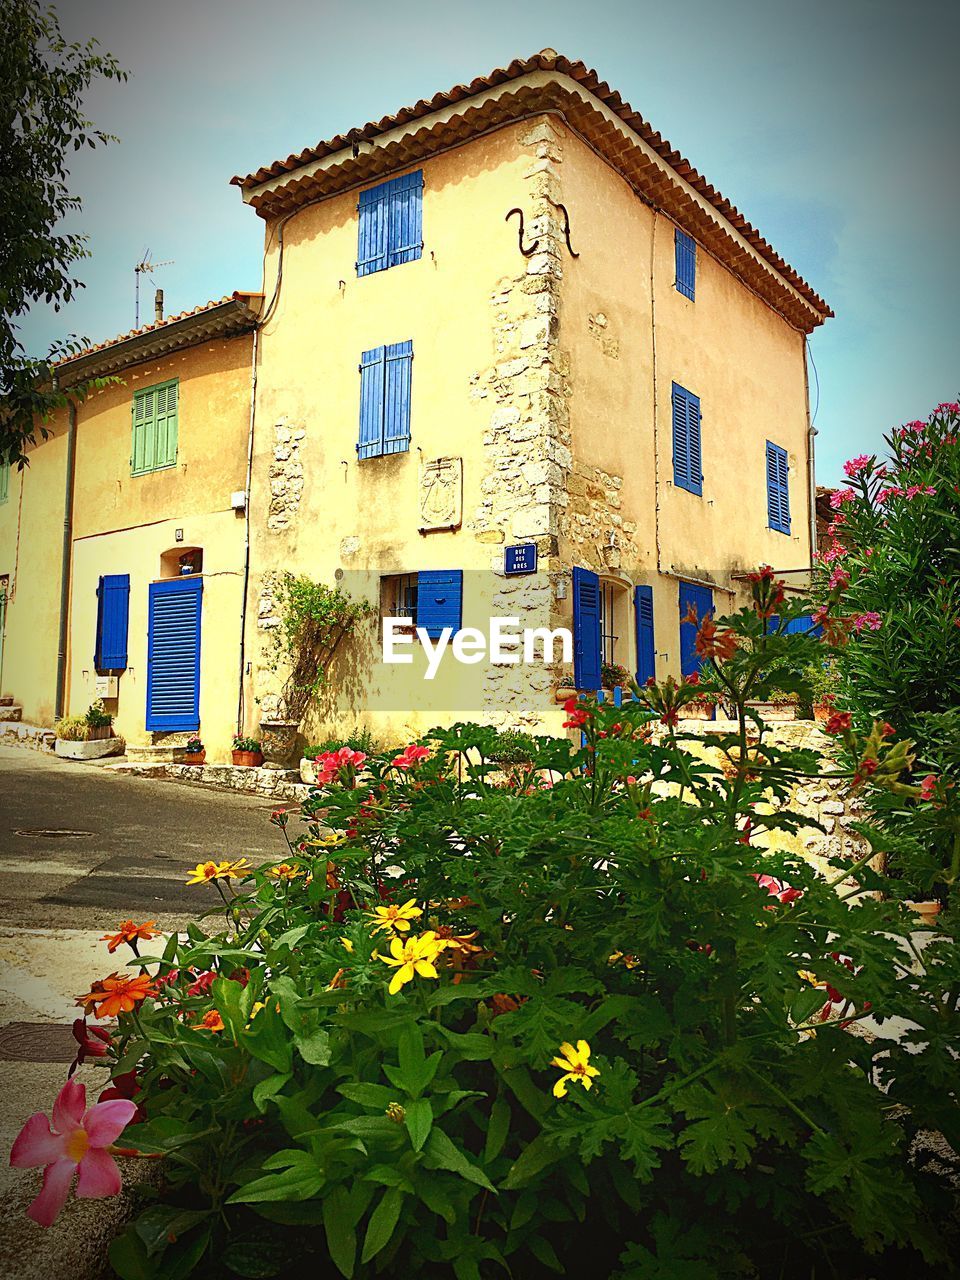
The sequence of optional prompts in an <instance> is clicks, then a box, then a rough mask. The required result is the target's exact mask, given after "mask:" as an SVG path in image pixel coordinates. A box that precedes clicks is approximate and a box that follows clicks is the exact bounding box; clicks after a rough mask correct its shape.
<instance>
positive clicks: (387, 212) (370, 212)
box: [357, 169, 423, 276]
mask: <svg viewBox="0 0 960 1280" xmlns="http://www.w3.org/2000/svg"><path fill="white" fill-rule="evenodd" d="M357 213H358V215H359V230H358V233H357V275H358V276H369V275H372V274H373V272H375V271H386V270H387V268H388V267H397V266H400V265H401V264H402V263H404V262H414V261H415V260H416V259H417V258H419V257H420V256H421V254H422V253H423V170H422V169H417V170H415V172H413V173H404V174H401V175H400V177H399V178H391V179H390V181H389V182H381V183H380V184H379V185H378V186H376V187H370V188H369V189H368V190H367V191H361V192H360V200H359V203H358V204H357Z"/></svg>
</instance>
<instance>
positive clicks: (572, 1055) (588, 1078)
mask: <svg viewBox="0 0 960 1280" xmlns="http://www.w3.org/2000/svg"><path fill="white" fill-rule="evenodd" d="M550 1065H551V1066H554V1067H559V1068H560V1070H561V1071H562V1072H563V1075H562V1076H561V1077H560V1079H559V1080H558V1081H557V1083H556V1084H555V1085H554V1086H553V1096H554V1097H555V1098H565V1097H566V1096H567V1081H568V1080H575V1081H576V1082H577V1083H578V1084H582V1085H583V1087H584V1088H585V1089H592V1088H593V1079H594V1078H595V1077H596V1076H598V1075H599V1074H600V1072H599V1071H598V1070H597V1068H596V1067H591V1066H590V1046H589V1045H588V1044H587V1042H586V1040H578V1041H577V1047H576V1048H574V1047H573V1045H572V1044H570V1043H569V1042H568V1041H566V1040H564V1042H563V1044H562V1045H561V1046H560V1057H559V1058H552V1059H551V1063H550Z"/></svg>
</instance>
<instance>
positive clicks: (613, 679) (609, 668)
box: [600, 662, 630, 689]
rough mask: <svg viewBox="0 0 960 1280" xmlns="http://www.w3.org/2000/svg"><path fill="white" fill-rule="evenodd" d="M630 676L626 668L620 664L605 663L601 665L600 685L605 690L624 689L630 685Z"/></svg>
mask: <svg viewBox="0 0 960 1280" xmlns="http://www.w3.org/2000/svg"><path fill="white" fill-rule="evenodd" d="M629 680H630V675H629V673H628V671H627V668H626V667H622V666H621V665H620V663H619V662H604V663H601V665H600V683H601V684H602V685H603V687H604V689H617V688H622V687H623V686H625V685H626V684H628V683H629Z"/></svg>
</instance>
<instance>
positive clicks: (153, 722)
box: [147, 578, 203, 732]
mask: <svg viewBox="0 0 960 1280" xmlns="http://www.w3.org/2000/svg"><path fill="white" fill-rule="evenodd" d="M202 596H203V579H202V578H171V579H170V580H169V581H165V582H152V583H151V584H150V619H149V635H148V641H147V728H148V729H150V730H152V731H154V732H162V731H165V730H183V729H190V730H197V729H199V728H200V604H201V600H202Z"/></svg>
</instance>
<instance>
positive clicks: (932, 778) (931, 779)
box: [920, 773, 937, 800]
mask: <svg viewBox="0 0 960 1280" xmlns="http://www.w3.org/2000/svg"><path fill="white" fill-rule="evenodd" d="M936 789H937V776H936V774H934V773H928V774H927V776H926V777H925V778H924V779H923V781H922V782H921V783H920V799H921V800H932V799H933V796H934V792H935V791H936Z"/></svg>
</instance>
